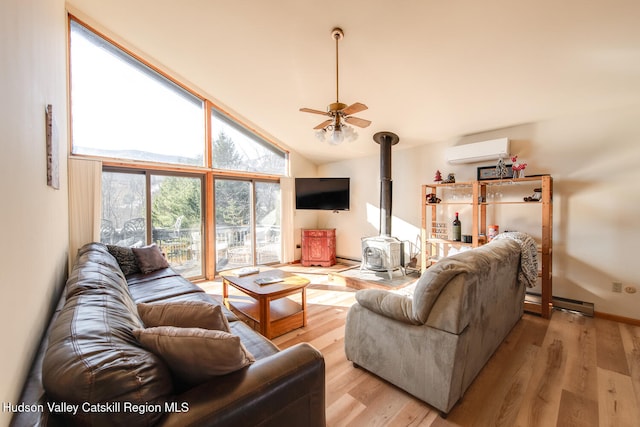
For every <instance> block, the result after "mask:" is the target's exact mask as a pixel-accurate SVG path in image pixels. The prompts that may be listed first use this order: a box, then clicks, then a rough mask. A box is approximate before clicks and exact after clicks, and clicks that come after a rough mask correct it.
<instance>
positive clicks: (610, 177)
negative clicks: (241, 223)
mask: <svg viewBox="0 0 640 427" xmlns="http://www.w3.org/2000/svg"><path fill="white" fill-rule="evenodd" d="M638 117H640V107H639V106H632V107H628V108H624V109H619V110H612V111H599V112H593V113H590V114H584V115H581V116H574V117H560V118H555V119H552V120H547V121H543V122H538V123H531V124H525V125H520V126H514V127H511V128H507V129H500V130H496V131H492V132H486V133H483V134H477V135H473V136H468V137H465V138H462V139H460V140H458V141H443V142H441V143H438V144H432V145H426V146H421V147H418V148H405V149H403V148H402V131H401V130H397V131H394V132H396V133H397V134H398V135H399V136H400V143H399V144H398V145H396V146H394V149H393V157H392V173H393V224H392V230H393V233H392V234H393V235H394V236H396V237H398V238H400V239H402V240H408V241H410V242H415V241H416V239H417V236H419V232H420V224H421V212H420V197H421V190H420V186H421V185H422V184H427V183H432V182H433V177H434V174H435V171H436V170H438V169H439V170H440V171H441V172H442V173H443V174H446V173H449V172H454V173H455V174H456V179H457V180H458V181H466V180H473V179H475V178H476V173H477V167H478V166H479V165H486V164H489V165H491V164H492V162H488V163H486V162H485V163H481V164H470V165H456V166H453V165H448V164H446V162H445V161H444V149H445V148H446V147H447V146H450V145H454V144H459V143H468V142H476V141H482V140H486V139H493V138H498V137H508V138H510V139H511V147H512V149H511V151H512V153H514V154H518V155H519V157H520V159H521V160H524V161H525V162H527V163H528V165H529V166H528V168H527V173H528V174H539V173H548V174H551V175H552V176H553V178H554V227H553V236H554V242H553V288H554V289H553V290H554V291H553V294H554V295H555V296H560V297H566V298H573V299H577V300H581V301H587V302H592V303H594V304H595V309H596V311H598V312H602V313H609V314H614V315H617V316H623V317H629V318H633V319H640V308H639V307H640V292H637V293H635V294H628V293H624V292H623V293H621V294H618V293H613V292H612V291H611V287H612V282H613V281H620V282H622V283H623V287H626V286H633V287H636V288H640V280H639V279H638V274H637V271H636V269H634V268H633V267H632V266H633V265H635V263H636V262H637V250H636V247H637V244H638V242H639V241H640V227H639V226H638V223H637V218H638V217H640V193H639V191H638V187H637V182H639V181H640V167H639V166H638V164H640V121H638V119H637V118H638ZM372 143H373V142H372ZM378 168H379V159H378V156H373V157H370V158H365V159H357V160H352V161H343V162H336V163H331V164H326V165H322V166H320V167H319V168H318V174H319V175H320V176H350V177H352V187H353V190H352V194H351V196H352V200H351V211H350V212H348V213H340V214H338V215H334V214H329V213H326V214H322V215H320V219H319V224H318V225H319V226H321V227H335V228H336V229H337V233H338V241H337V252H338V254H339V255H341V256H345V257H350V258H357V259H360V238H361V237H363V236H368V235H372V234H376V233H377V230H378V221H379V219H378V216H377V215H378V212H377V208H378V206H379V183H378V180H379V172H378ZM533 212H535V213H533ZM538 218H539V211H534V210H532V213H531V214H530V215H529V216H528V217H527V216H526V215H525V216H524V217H522V218H520V219H519V220H518V221H514V220H513V218H510V217H508V216H505V217H502V218H496V221H497V222H498V223H503V224H507V225H508V226H509V227H510V228H525V229H526V228H529V227H532V224H536V223H538V221H539V219H538ZM534 228H535V227H534ZM638 291H640V289H638Z"/></svg>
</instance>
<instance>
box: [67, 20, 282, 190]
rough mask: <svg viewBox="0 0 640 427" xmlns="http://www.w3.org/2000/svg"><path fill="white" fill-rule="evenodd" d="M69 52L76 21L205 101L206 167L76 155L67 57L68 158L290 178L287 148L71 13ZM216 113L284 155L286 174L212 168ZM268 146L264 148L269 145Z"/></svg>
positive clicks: (68, 30)
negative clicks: (73, 26)
mask: <svg viewBox="0 0 640 427" xmlns="http://www.w3.org/2000/svg"><path fill="white" fill-rule="evenodd" d="M67 17H68V19H67V50H68V52H70V51H71V25H72V24H71V22H72V21H73V22H75V23H76V24H78V25H80V26H82V27H84V28H85V29H86V30H88V31H90V32H92V33H94V34H95V35H96V36H98V37H100V38H101V39H103V40H104V41H105V42H106V43H109V44H110V45H112V46H113V47H114V48H116V49H118V50H120V51H121V53H122V54H123V55H128V56H130V57H131V58H132V59H133V60H134V61H137V62H139V63H140V64H142V65H143V66H145V67H147V68H148V69H149V71H150V72H155V73H157V74H158V75H159V77H162V78H164V79H166V80H167V81H169V82H170V83H173V84H174V85H176V86H178V87H179V88H181V89H183V90H185V91H186V92H188V93H189V94H191V95H193V96H194V97H196V98H198V99H201V100H202V101H203V114H204V127H205V128H204V141H203V144H204V150H203V152H204V157H205V161H204V165H203V166H194V165H183V164H176V163H164V162H156V161H141V160H132V159H123V158H116V157H104V156H97V155H91V154H76V153H73V116H72V114H71V112H72V110H73V108H72V103H73V98H72V97H71V91H72V77H71V55H68V56H67V61H68V63H67V70H68V74H69V77H68V82H69V83H68V90H69V111H68V114H69V124H70V126H69V140H70V144H69V147H68V155H69V156H73V157H77V158H89V159H99V160H102V161H103V162H105V163H108V164H109V165H113V166H119V167H129V166H131V167H140V166H143V167H150V168H161V169H163V170H166V171H172V170H173V171H186V172H195V173H202V172H203V171H212V172H216V173H218V174H220V173H224V174H227V173H228V174H229V176H235V177H242V176H244V177H249V178H251V177H261V178H265V179H278V180H279V179H280V177H284V176H289V170H290V165H289V158H290V156H289V150H287V149H286V148H284V147H283V146H281V145H280V144H278V143H277V142H275V141H273V140H272V139H271V138H269V137H267V136H266V135H264V134H263V133H262V132H260V131H258V130H257V129H255V128H254V127H253V126H250V125H249V124H248V123H245V122H244V121H242V120H240V119H239V118H238V117H237V116H236V115H234V114H232V113H230V112H229V111H227V110H225V109H224V108H221V107H220V106H219V105H217V104H216V103H215V102H213V101H212V100H211V99H209V97H207V96H204V95H202V94H201V93H199V92H197V91H195V90H193V89H191V88H190V87H189V86H188V85H186V84H184V83H182V82H180V81H179V80H178V79H176V78H174V77H172V76H171V75H170V74H169V73H167V72H164V71H163V70H161V69H160V68H159V67H157V66H155V65H153V64H152V63H151V62H150V61H148V60H146V59H145V58H143V57H142V56H140V55H138V54H136V53H135V52H133V51H132V50H131V49H128V48H127V47H125V46H124V45H123V43H119V42H117V41H115V40H114V38H113V37H109V36H107V35H105V34H104V33H103V32H101V31H98V30H96V29H95V28H94V27H93V26H91V25H89V24H87V23H86V22H84V21H82V20H81V19H78V18H77V17H76V16H74V15H73V14H71V13H68V14H67ZM213 110H215V111H216V113H217V114H219V115H221V116H222V117H224V118H225V119H227V120H228V121H230V122H232V123H234V124H235V126H237V127H238V128H241V129H243V130H245V131H246V132H248V133H251V134H253V135H254V136H255V137H257V138H258V139H260V140H261V141H263V142H264V143H265V144H266V145H270V146H271V147H269V148H268V149H271V150H272V151H278V152H281V153H283V155H284V161H285V164H284V167H283V171H282V173H281V174H272V173H261V172H254V171H250V172H247V171H234V170H226V169H214V168H213V167H212V164H213V162H212V158H211V156H212V150H211V146H212V138H211V137H212V134H211V132H212V125H211V122H212V118H211V116H212V111H213ZM266 145H265V146H266Z"/></svg>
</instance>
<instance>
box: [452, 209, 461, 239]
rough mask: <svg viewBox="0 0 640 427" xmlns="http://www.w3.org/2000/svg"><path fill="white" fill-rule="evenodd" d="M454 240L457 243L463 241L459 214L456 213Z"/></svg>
mask: <svg viewBox="0 0 640 427" xmlns="http://www.w3.org/2000/svg"><path fill="white" fill-rule="evenodd" d="M453 240H454V241H456V242H461V241H462V226H461V224H460V219H459V218H458V212H456V219H454V220H453Z"/></svg>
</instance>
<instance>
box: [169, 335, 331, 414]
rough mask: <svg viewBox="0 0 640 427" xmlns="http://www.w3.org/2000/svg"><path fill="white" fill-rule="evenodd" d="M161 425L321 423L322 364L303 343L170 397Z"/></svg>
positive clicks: (316, 351)
mask: <svg viewBox="0 0 640 427" xmlns="http://www.w3.org/2000/svg"><path fill="white" fill-rule="evenodd" d="M173 402H174V404H175V409H176V410H180V409H183V410H184V412H177V411H176V412H171V413H169V414H167V415H166V416H165V418H163V420H162V422H161V423H160V425H162V426H180V427H183V426H240V425H261V426H276V425H277V426H288V425H306V426H318V427H320V426H325V364H324V358H323V356H322V354H321V353H320V352H319V351H318V350H316V349H315V348H313V347H312V346H311V345H309V344H307V343H301V344H297V345H295V346H293V347H289V348H287V349H285V350H282V351H280V352H278V353H276V354H274V355H271V356H269V357H266V358H264V359H260V360H257V361H256V362H255V363H254V364H252V365H251V366H249V367H248V368H246V369H243V370H241V371H238V372H235V373H233V374H229V375H225V376H222V377H218V378H216V379H214V380H212V381H209V382H207V383H204V384H201V385H199V386H197V387H194V388H192V389H190V390H188V391H186V392H185V393H183V394H180V395H177V396H175V398H174V401H173Z"/></svg>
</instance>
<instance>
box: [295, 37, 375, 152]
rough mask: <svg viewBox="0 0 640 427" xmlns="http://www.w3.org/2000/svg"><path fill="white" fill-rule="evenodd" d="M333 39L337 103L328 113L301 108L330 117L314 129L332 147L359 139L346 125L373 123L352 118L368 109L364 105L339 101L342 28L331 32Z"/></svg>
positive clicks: (362, 125)
mask: <svg viewBox="0 0 640 427" xmlns="http://www.w3.org/2000/svg"><path fill="white" fill-rule="evenodd" d="M331 37H332V38H333V39H334V40H335V42H336V102H333V103H331V104H329V106H328V107H327V111H326V112H324V111H320V110H316V109H312V108H301V109H300V111H302V112H305V113H313V114H321V115H324V116H329V119H327V120H325V121H324V122H322V123H320V124H319V125H318V126H316V127H315V128H314V129H316V132H315V135H316V137H317V138H318V139H319V140H320V141H323V142H329V143H330V144H331V145H338V144H341V143H342V142H343V141H347V142H351V141H355V140H356V139H358V134H357V133H356V131H355V130H354V129H353V127H351V126H348V125H347V124H346V123H349V124H350V125H355V126H358V127H361V128H365V127H367V126H369V125H370V124H371V122H370V121H369V120H365V119H361V118H358V117H354V116H352V114H355V113H359V112H361V111H364V110H366V109H367V106H366V105H364V104H363V103H361V102H356V103H354V104H351V105H347V104H344V103H342V102H340V101H339V96H338V93H339V92H338V89H339V73H338V71H339V67H338V59H339V58H338V41H340V40H342V38H344V33H343V32H342V30H341V29H340V28H334V29H333V30H332V31H331Z"/></svg>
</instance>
